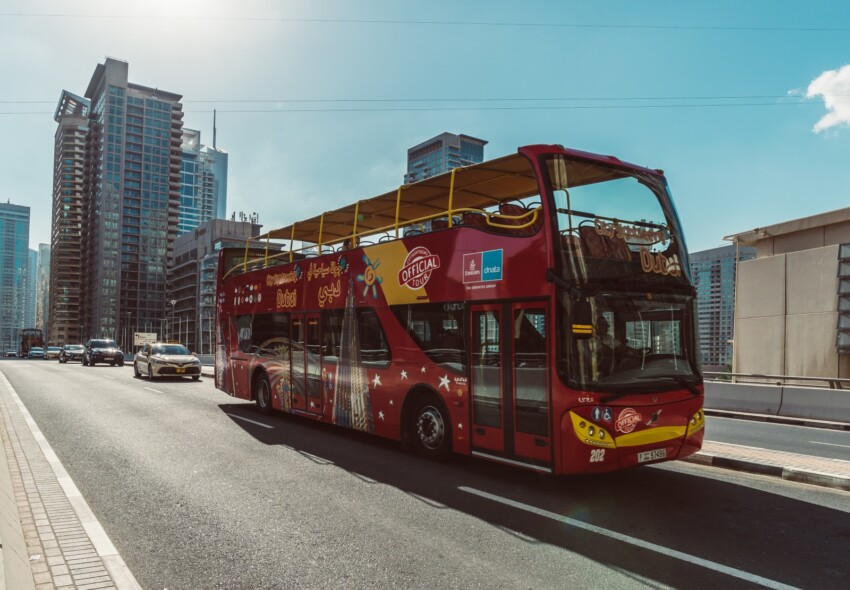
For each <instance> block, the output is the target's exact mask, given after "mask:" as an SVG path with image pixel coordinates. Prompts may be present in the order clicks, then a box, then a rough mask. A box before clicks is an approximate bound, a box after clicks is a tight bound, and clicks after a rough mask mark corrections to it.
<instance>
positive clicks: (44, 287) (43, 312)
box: [35, 244, 53, 344]
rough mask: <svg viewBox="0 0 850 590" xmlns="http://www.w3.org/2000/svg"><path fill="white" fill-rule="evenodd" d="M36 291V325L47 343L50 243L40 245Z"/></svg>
mask: <svg viewBox="0 0 850 590" xmlns="http://www.w3.org/2000/svg"><path fill="white" fill-rule="evenodd" d="M35 293H36V301H35V327H36V328H39V329H41V330H42V331H43V332H44V337H45V343H47V342H49V338H48V335H49V330H48V325H49V324H50V244H39V245H38V271H37V272H36V288H35ZM51 344H53V342H51Z"/></svg>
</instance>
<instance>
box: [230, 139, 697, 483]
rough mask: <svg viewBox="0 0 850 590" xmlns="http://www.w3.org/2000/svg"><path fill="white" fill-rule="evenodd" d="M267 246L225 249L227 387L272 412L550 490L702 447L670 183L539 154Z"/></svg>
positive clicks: (629, 169)
mask: <svg viewBox="0 0 850 590" xmlns="http://www.w3.org/2000/svg"><path fill="white" fill-rule="evenodd" d="M262 242H265V243H266V244H270V243H278V244H280V243H281V242H283V244H284V249H283V250H282V251H278V250H273V249H271V248H270V247H268V246H267V247H266V249H262V248H258V247H257V244H258V243H262ZM249 245H250V247H248V245H246V248H245V249H244V250H243V249H225V250H222V251H221V253H220V264H219V280H218V293H217V302H216V303H217V315H216V318H217V320H216V321H217V328H216V332H217V335H216V386H217V387H218V388H220V389H222V390H223V391H225V392H227V393H228V394H230V395H233V396H236V397H239V398H243V399H246V400H254V401H256V403H257V406H258V408H259V409H260V411H262V412H270V411H273V410H278V411H284V412H289V413H294V414H299V415H302V416H307V417H310V418H313V419H316V420H320V421H326V422H331V423H334V424H337V425H340V426H344V427H348V428H354V429H358V430H362V431H365V432H370V433H374V434H377V435H380V436H384V437H387V438H392V439H396V440H400V441H404V442H407V443H410V444H411V445H412V446H413V447H414V448H416V450H417V451H418V452H420V453H421V454H423V455H424V456H427V457H431V458H435V459H440V458H444V457H445V456H446V455H447V454H448V453H449V452H452V451H453V452H457V453H462V454H472V455H476V456H480V457H482V458H486V459H489V460H493V461H499V462H503V463H507V464H511V465H517V466H521V467H524V468H527V469H532V470H536V471H541V472H547V473H584V472H599V471H612V470H616V469H621V468H624V467H629V466H634V465H641V464H647V463H653V462H658V461H664V460H671V459H676V458H681V457H683V456H686V455H689V454H691V453H694V452H696V451H697V450H699V448H700V447H701V445H702V436H703V432H702V429H703V426H704V418H703V414H702V400H703V391H702V378H701V375H700V369H699V365H698V358H699V354H698V350H697V348H696V347H697V338H696V333H695V318H694V290H693V286H692V284H691V280H690V275H689V272H688V270H687V268H688V267H687V252H686V249H685V247H684V240H683V236H682V233H681V228H680V226H679V222H678V218H677V216H676V213H675V209H674V208H673V205H672V202H671V200H670V196H669V191H668V190H667V185H666V182H665V180H664V176H663V174H662V173H660V172H658V171H651V170H647V169H644V168H640V167H637V166H632V165H629V164H625V163H623V162H621V161H619V160H617V159H615V158H610V157H603V156H596V155H593V154H586V153H583V152H577V151H573V150H566V149H564V148H562V147H561V146H529V147H525V148H520V150H519V153H517V154H515V155H512V156H506V157H503V158H499V159H497V160H492V161H489V162H484V163H483V164H478V165H475V166H470V167H468V168H462V169H456V170H454V171H453V172H452V173H450V174H446V175H443V176H440V177H435V178H431V179H427V180H424V181H421V182H419V183H416V184H414V185H410V186H404V187H401V188H400V189H398V190H397V191H393V192H392V193H387V194H385V195H380V196H378V197H375V198H372V199H369V200H364V201H358V202H357V203H354V204H353V205H351V206H349V207H345V208H342V209H339V210H337V211H333V212H329V213H324V214H322V215H320V216H318V217H316V218H312V219H308V220H305V221H301V222H297V223H295V224H293V225H291V226H288V227H285V228H281V229H279V230H274V231H272V232H269V233H267V234H264V235H263V236H257V237H255V238H252V239H251V241H250V243H249Z"/></svg>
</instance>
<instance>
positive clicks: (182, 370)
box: [177, 369, 186, 373]
mask: <svg viewBox="0 0 850 590" xmlns="http://www.w3.org/2000/svg"><path fill="white" fill-rule="evenodd" d="M177 372H178V373H185V372H186V369H177Z"/></svg>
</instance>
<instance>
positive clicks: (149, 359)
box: [133, 342, 201, 381]
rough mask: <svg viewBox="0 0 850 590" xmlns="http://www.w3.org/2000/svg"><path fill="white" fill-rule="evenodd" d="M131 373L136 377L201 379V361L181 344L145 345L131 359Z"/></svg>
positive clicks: (160, 343) (157, 343)
mask: <svg viewBox="0 0 850 590" xmlns="http://www.w3.org/2000/svg"><path fill="white" fill-rule="evenodd" d="M133 373H135V375H136V377H141V376H142V375H147V376H148V379H154V378H156V377H191V378H192V379H194V380H195V381H197V380H198V379H200V378H201V361H200V360H198V357H196V356H195V355H194V354H192V353H191V352H189V349H187V348H186V347H185V346H183V345H182V344H165V343H162V342H155V343H153V344H145V345H144V346H143V347H142V349H141V350H140V351H139V352H137V353H136V356H135V357H134V358H133Z"/></svg>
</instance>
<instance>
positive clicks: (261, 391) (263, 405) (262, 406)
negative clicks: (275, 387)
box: [254, 375, 272, 416]
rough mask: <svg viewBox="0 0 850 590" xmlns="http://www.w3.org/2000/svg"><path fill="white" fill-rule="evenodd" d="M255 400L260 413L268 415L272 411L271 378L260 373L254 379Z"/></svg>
mask: <svg viewBox="0 0 850 590" xmlns="http://www.w3.org/2000/svg"><path fill="white" fill-rule="evenodd" d="M254 400H256V402H257V410H258V411H259V412H260V414H263V415H264V416H268V415H269V414H271V413H272V388H271V385H269V378H268V377H266V376H265V375H260V376H259V377H258V378H257V379H255V380H254Z"/></svg>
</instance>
